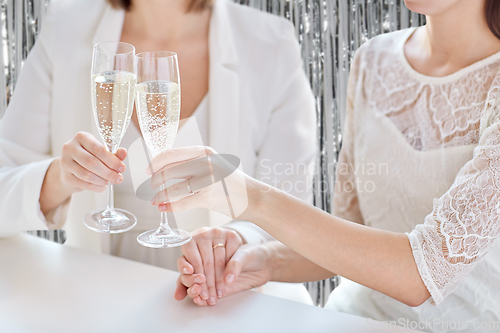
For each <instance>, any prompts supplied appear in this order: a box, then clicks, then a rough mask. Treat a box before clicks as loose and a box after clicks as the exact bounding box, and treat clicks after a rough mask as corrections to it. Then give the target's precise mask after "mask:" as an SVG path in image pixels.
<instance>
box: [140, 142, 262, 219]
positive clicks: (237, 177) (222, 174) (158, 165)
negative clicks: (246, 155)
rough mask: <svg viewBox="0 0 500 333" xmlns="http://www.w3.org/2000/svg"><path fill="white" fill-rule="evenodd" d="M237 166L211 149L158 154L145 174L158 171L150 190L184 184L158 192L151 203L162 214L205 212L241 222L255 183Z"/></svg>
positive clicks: (255, 185) (171, 151) (256, 189)
mask: <svg viewBox="0 0 500 333" xmlns="http://www.w3.org/2000/svg"><path fill="white" fill-rule="evenodd" d="M227 156H229V158H228V157H227ZM236 160H237V158H236ZM238 164H239V160H237V161H236V162H235V160H233V159H232V158H231V156H230V155H218V154H217V153H216V152H215V151H214V150H213V149H212V148H210V147H185V148H174V149H170V150H168V151H165V152H163V153H160V154H158V155H157V156H156V157H155V158H154V159H153V160H152V161H151V165H150V166H149V168H148V173H150V170H157V171H155V172H154V174H153V176H152V178H151V187H152V188H154V189H157V188H160V187H161V186H162V185H163V184H165V183H166V182H168V181H169V180H172V179H185V180H184V181H183V182H178V183H176V184H173V185H171V186H169V187H167V188H165V189H162V190H160V191H159V192H158V193H157V194H156V195H155V197H154V198H153V199H152V200H151V202H152V203H153V204H154V205H158V208H159V210H160V211H164V212H177V211H184V210H189V209H193V208H206V209H210V210H213V211H216V212H220V213H222V214H225V215H227V216H229V217H231V218H237V217H240V218H243V215H244V213H245V211H247V208H248V206H249V204H250V203H251V201H252V197H251V196H250V195H249V193H250V192H251V193H254V194H257V192H258V182H257V181H256V180H254V179H253V178H251V177H249V176H247V175H246V174H245V173H243V172H242V171H241V170H239V169H237V167H238ZM249 185H250V187H249ZM250 188H252V189H253V191H250ZM188 194H190V195H188ZM186 195H188V196H186ZM253 198H254V199H255V198H258V195H253ZM243 219H244V218H243Z"/></svg>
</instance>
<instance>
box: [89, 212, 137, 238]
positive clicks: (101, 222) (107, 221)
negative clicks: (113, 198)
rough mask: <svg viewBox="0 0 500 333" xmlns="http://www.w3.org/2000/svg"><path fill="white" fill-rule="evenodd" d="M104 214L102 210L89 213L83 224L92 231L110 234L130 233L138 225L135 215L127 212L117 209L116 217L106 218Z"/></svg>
mask: <svg viewBox="0 0 500 333" xmlns="http://www.w3.org/2000/svg"><path fill="white" fill-rule="evenodd" d="M104 212H105V210H103V209H100V210H94V211H91V212H90V213H87V215H85V217H84V218H83V223H84V224H85V226H87V228H89V229H91V230H94V231H97V232H102V233H109V234H119V233H122V232H125V231H129V230H130V229H132V228H133V227H135V225H136V224H137V218H136V217H135V216H134V214H132V213H130V212H127V211H126V210H123V209H116V208H115V212H116V215H115V216H113V217H106V216H104V215H103V213H104Z"/></svg>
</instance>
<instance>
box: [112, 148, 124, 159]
mask: <svg viewBox="0 0 500 333" xmlns="http://www.w3.org/2000/svg"><path fill="white" fill-rule="evenodd" d="M115 156H116V157H118V158H119V159H120V160H122V161H123V160H125V158H127V149H125V148H118V150H117V151H116V153H115Z"/></svg>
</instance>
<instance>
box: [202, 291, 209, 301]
mask: <svg viewBox="0 0 500 333" xmlns="http://www.w3.org/2000/svg"><path fill="white" fill-rule="evenodd" d="M207 298H208V294H207V292H206V291H202V292H201V299H202V300H206V299H207Z"/></svg>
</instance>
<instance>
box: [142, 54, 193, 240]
mask: <svg viewBox="0 0 500 333" xmlns="http://www.w3.org/2000/svg"><path fill="white" fill-rule="evenodd" d="M136 58H137V87H136V110H137V117H138V119H139V125H140V127H141V132H142V136H143V137H144V141H145V142H146V145H147V147H148V149H149V151H150V152H151V154H152V155H153V156H156V155H158V154H159V153H161V152H163V151H165V150H167V149H170V148H172V145H173V144H174V141H175V136H176V134H177V128H178V127H179V117H180V111H181V103H180V101H181V86H180V79H179V65H178V63H177V54H175V53H173V52H167V51H159V52H144V53H139V54H137V56H136ZM161 189H162V190H163V189H165V187H164V186H162V187H161ZM190 240H191V235H190V234H189V232H187V231H184V230H179V229H172V228H170V226H169V225H168V221H167V213H164V212H162V213H161V220H160V227H159V228H158V229H156V230H149V231H146V232H144V233H142V234H140V235H139V236H138V237H137V241H138V242H139V244H141V245H144V246H147V247H153V248H162V247H175V246H180V245H183V244H186V243H187V242H189V241H190Z"/></svg>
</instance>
